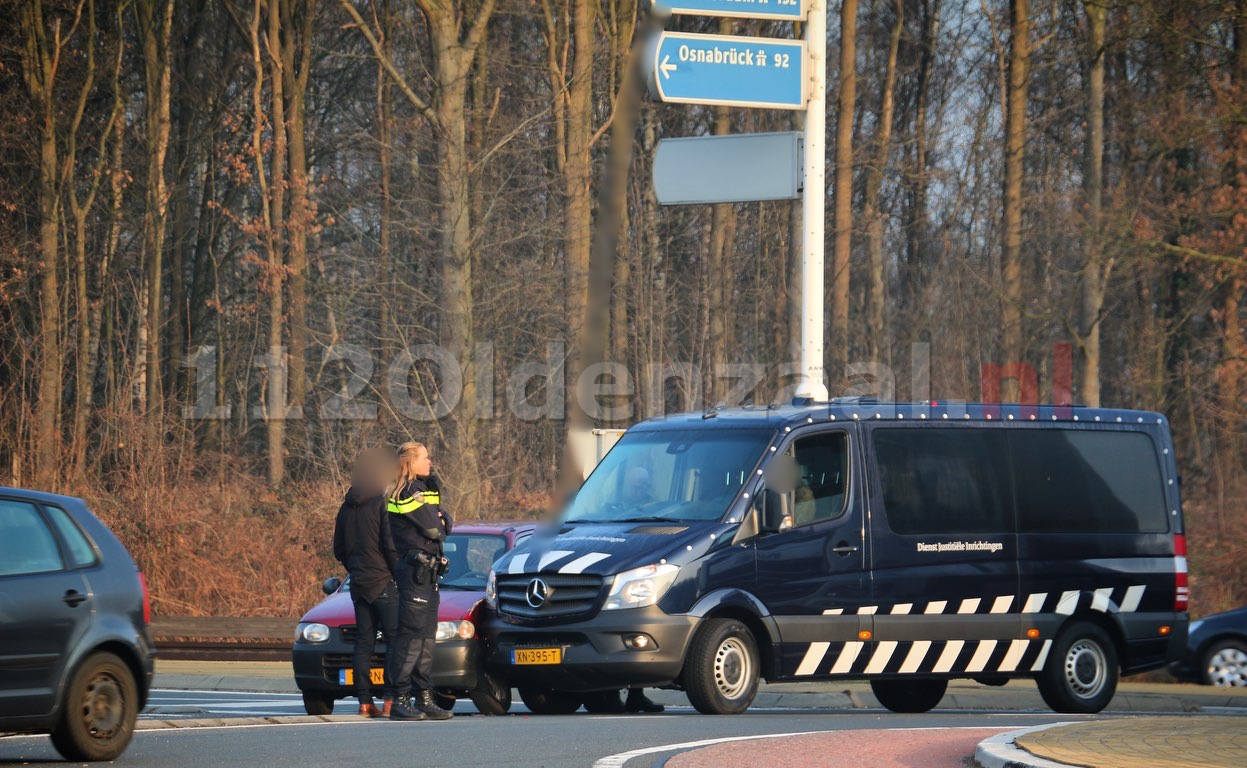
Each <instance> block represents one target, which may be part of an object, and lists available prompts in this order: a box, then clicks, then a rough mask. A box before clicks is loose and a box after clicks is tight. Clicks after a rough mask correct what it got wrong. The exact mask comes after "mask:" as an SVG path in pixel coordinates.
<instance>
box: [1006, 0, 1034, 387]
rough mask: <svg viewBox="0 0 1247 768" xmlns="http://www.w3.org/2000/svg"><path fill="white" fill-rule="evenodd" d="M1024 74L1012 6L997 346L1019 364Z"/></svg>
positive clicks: (1024, 28) (1023, 0)
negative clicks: (1000, 306)
mask: <svg viewBox="0 0 1247 768" xmlns="http://www.w3.org/2000/svg"><path fill="white" fill-rule="evenodd" d="M1029 68H1030V0H1012V4H1011V5H1010V22H1009V86H1008V95H1007V99H1006V112H1005V178H1004V215H1003V227H1004V242H1003V248H1002V250H1001V258H1000V270H1001V278H1002V283H1003V285H1002V288H1003V291H1002V292H1003V297H1002V311H1001V319H1002V323H1001V325H1002V328H1001V342H1002V346H1003V352H1004V359H1005V361H1006V362H1012V361H1018V360H1021V359H1022V174H1023V173H1024V172H1025V167H1024V164H1023V159H1024V151H1025V147H1026V93H1027V85H1028V83H1029V81H1030V74H1029ZM1002 396H1003V395H1002Z"/></svg>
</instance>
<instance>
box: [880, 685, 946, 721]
mask: <svg viewBox="0 0 1247 768" xmlns="http://www.w3.org/2000/svg"><path fill="white" fill-rule="evenodd" d="M870 690H871V691H872V692H873V693H874V694H875V698H876V699H878V700H879V703H880V704H882V705H883V706H885V707H887V708H888V709H890V710H892V711H893V712H908V713H918V712H929V711H931V710H932V709H934V708H935V705H936V704H939V703H940V699H942V698H944V691H946V690H948V681H947V680H935V679H930V678H915V679H913V680H880V679H873V680H871V681H870Z"/></svg>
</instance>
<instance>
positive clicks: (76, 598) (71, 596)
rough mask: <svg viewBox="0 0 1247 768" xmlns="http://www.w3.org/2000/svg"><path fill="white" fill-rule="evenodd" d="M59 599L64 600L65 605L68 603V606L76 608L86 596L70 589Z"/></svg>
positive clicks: (84, 600)
mask: <svg viewBox="0 0 1247 768" xmlns="http://www.w3.org/2000/svg"><path fill="white" fill-rule="evenodd" d="M61 599H62V600H64V601H65V605H68V606H69V607H70V608H76V607H78V605H79V604H81V603H83V602H86V599H87V596H86V595H84V594H82V593H81V592H79V591H78V590H76V589H71V590H69V591H68V592H66V593H65V596H64V597H63V598H61Z"/></svg>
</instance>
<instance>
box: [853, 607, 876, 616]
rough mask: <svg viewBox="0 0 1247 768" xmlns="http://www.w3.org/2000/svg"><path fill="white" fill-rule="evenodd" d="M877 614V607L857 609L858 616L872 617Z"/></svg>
mask: <svg viewBox="0 0 1247 768" xmlns="http://www.w3.org/2000/svg"><path fill="white" fill-rule="evenodd" d="M878 612H879V606H877V605H863V606H862V607H861V608H858V609H857V615H858V616H873V615H874V614H876V613H878Z"/></svg>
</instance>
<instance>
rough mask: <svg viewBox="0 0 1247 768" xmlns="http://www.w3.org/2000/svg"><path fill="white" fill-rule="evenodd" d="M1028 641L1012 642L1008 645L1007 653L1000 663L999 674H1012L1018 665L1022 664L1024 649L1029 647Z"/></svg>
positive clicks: (1029, 642)
mask: <svg viewBox="0 0 1247 768" xmlns="http://www.w3.org/2000/svg"><path fill="white" fill-rule="evenodd" d="M1030 644H1031V641H1030V640H1014V641H1013V642H1011V643H1009V652H1008V653H1006V654H1005V658H1004V661H1002V662H1000V671H1001V672H1012V671H1014V670H1015V669H1017V668H1018V664H1021V663H1022V657H1023V656H1025V655H1026V649H1027V648H1029V647H1030Z"/></svg>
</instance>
